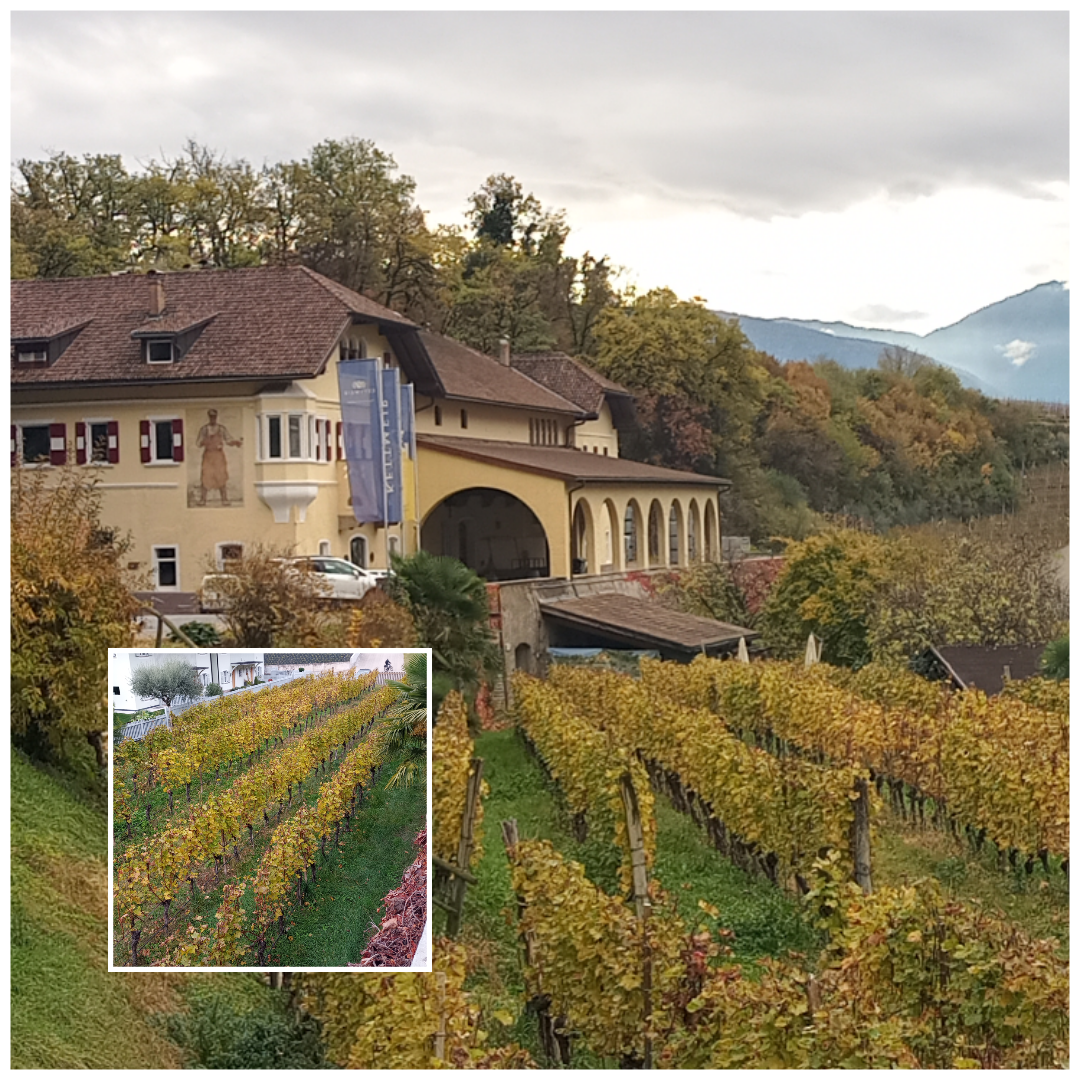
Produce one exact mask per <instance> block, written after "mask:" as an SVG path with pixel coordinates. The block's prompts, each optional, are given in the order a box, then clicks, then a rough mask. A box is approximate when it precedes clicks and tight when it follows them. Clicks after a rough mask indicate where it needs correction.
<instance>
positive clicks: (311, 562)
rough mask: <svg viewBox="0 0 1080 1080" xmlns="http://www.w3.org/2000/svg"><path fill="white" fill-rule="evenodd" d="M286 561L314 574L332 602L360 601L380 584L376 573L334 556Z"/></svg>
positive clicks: (301, 557)
mask: <svg viewBox="0 0 1080 1080" xmlns="http://www.w3.org/2000/svg"><path fill="white" fill-rule="evenodd" d="M285 561H286V562H288V563H289V564H290V565H292V566H297V567H303V569H304V570H306V571H307V572H308V573H310V574H314V575H315V576H316V577H317V578H318V579H319V580H320V581H321V582H322V583H323V584H324V586H325V587H326V588H325V593H324V595H325V596H326V597H327V598H328V599H330V600H359V599H360V598H361V597H362V596H364V595H365V594H366V593H368V592H369V591H370V590H371V589H374V588H375V586H376V585H377V584H378V583H379V576H378V575H377V574H376V572H375V571H372V570H364V569H362V568H361V567H359V566H355V565H353V564H352V563H351V562H349V561H348V560H347V559H338V558H335V557H334V556H332V555H297V556H295V557H294V558H291V559H286V560H285Z"/></svg>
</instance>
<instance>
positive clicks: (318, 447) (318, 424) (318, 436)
mask: <svg viewBox="0 0 1080 1080" xmlns="http://www.w3.org/2000/svg"><path fill="white" fill-rule="evenodd" d="M315 460H316V461H322V421H321V420H320V419H318V418H317V417H316V419H315Z"/></svg>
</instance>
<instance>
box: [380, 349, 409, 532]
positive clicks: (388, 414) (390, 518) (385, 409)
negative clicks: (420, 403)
mask: <svg viewBox="0 0 1080 1080" xmlns="http://www.w3.org/2000/svg"><path fill="white" fill-rule="evenodd" d="M379 379H380V382H381V384H382V393H381V395H380V404H381V407H382V417H383V419H382V436H383V444H382V450H383V453H382V457H383V482H384V484H385V490H386V517H385V519H384V520H385V521H386V523H387V524H388V525H389V524H394V525H398V524H400V523H401V519H402V510H403V506H402V502H403V499H402V490H403V481H404V476H403V475H402V473H403V469H402V462H401V394H400V390H401V384H400V383H399V382H398V373H397V368H383V369H382V371H380V372H379Z"/></svg>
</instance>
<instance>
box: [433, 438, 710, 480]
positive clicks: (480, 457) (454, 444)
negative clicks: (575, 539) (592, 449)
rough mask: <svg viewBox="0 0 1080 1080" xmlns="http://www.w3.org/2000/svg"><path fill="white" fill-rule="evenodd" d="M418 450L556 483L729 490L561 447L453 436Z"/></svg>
mask: <svg viewBox="0 0 1080 1080" xmlns="http://www.w3.org/2000/svg"><path fill="white" fill-rule="evenodd" d="M416 441H417V442H418V443H419V444H420V446H425V447H429V448H430V449H432V450H441V451H442V452H443V453H447V454H456V455H457V456H458V457H464V458H470V459H472V460H473V461H487V462H491V463H492V464H495V465H502V466H504V467H506V468H510V469H521V470H523V471H525V472H533V473H539V474H540V475H541V476H551V477H555V478H556V479H559V480H570V481H578V480H584V481H593V482H597V483H609V484H611V483H614V484H619V483H626V484H629V483H638V484H650V483H651V484H693V485H696V486H697V487H702V486H708V487H729V486H730V484H731V481H729V480H723V479H721V478H720V477H719V476H703V475H702V474H700V473H691V472H680V471H679V470H677V469H664V468H661V467H660V466H658V465H645V464H643V463H642V462H640V461H630V460H628V459H627V458H617V457H604V456H603V455H601V454H587V453H585V452H584V451H582V450H574V449H572V448H568V447H563V446H532V445H530V444H529V443H516V442H499V441H495V440H493V439H463V438H459V437H457V436H454V435H428V434H424V435H417V437H416Z"/></svg>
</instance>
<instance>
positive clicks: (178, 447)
mask: <svg viewBox="0 0 1080 1080" xmlns="http://www.w3.org/2000/svg"><path fill="white" fill-rule="evenodd" d="M172 441H173V452H172V459H173V461H183V460H184V421H183V420H174V421H173V422H172Z"/></svg>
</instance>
